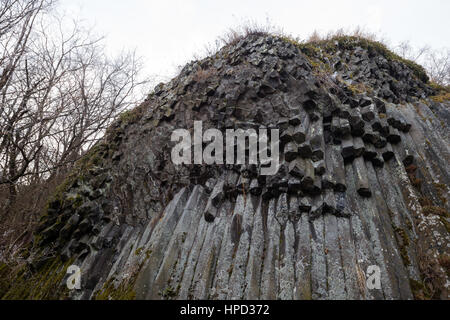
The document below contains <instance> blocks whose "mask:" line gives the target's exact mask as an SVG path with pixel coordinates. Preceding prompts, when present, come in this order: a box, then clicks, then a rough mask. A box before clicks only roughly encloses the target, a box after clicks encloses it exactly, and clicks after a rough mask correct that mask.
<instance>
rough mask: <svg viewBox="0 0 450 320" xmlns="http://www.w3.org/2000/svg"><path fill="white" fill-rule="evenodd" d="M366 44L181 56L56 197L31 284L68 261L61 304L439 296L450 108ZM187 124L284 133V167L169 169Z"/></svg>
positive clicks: (445, 261) (442, 291) (280, 43)
mask: <svg viewBox="0 0 450 320" xmlns="http://www.w3.org/2000/svg"><path fill="white" fill-rule="evenodd" d="M377 48H378V47H377V46H376V45H374V44H371V43H370V42H367V41H361V40H358V39H352V38H346V39H340V40H339V41H338V40H336V41H333V42H331V43H328V44H323V45H320V44H318V45H317V46H312V45H308V46H302V45H298V44H296V43H293V42H292V41H288V40H287V39H282V38H278V37H275V36H249V37H247V38H245V39H243V40H241V41H239V42H238V43H236V44H233V45H228V46H226V47H224V48H223V49H222V50H220V51H219V52H218V53H217V54H216V55H214V56H212V57H209V58H206V59H204V60H202V61H196V62H192V63H190V64H188V65H187V66H186V67H185V68H184V69H183V70H182V71H181V73H180V75H179V76H178V77H176V78H175V79H173V80H172V81H171V82H169V83H167V84H161V85H158V86H157V87H156V88H155V90H154V93H152V94H151V95H150V96H149V97H148V99H147V100H146V101H145V102H144V103H143V104H142V105H141V106H139V107H138V108H136V109H135V110H132V111H130V112H127V113H125V114H123V115H122V117H121V118H120V119H119V121H117V122H116V123H115V124H114V125H113V126H112V127H111V128H110V129H109V130H108V132H107V135H106V137H105V139H104V141H102V142H101V143H99V144H98V145H97V146H96V147H95V148H94V149H93V150H91V151H90V152H89V153H88V154H87V155H86V156H85V157H84V158H83V159H82V160H81V161H80V163H79V164H78V166H77V169H76V170H75V171H74V172H73V174H72V176H71V177H70V178H69V179H68V181H67V182H66V183H65V184H64V185H63V186H61V188H60V191H59V192H58V193H57V194H56V195H55V196H54V198H53V199H51V200H50V202H49V207H48V210H47V215H46V216H44V217H43V219H42V225H41V227H40V229H39V230H38V234H37V236H36V240H35V247H39V248H41V252H40V254H39V255H38V256H35V257H33V258H30V268H29V270H27V271H26V272H25V279H26V277H27V276H30V277H32V276H33V274H34V273H37V272H40V271H39V270H40V268H42V266H41V265H44V266H47V268H49V270H53V272H55V273H57V274H60V273H61V272H63V273H64V272H65V270H64V267H66V264H67V262H70V264H74V265H78V266H80V268H81V270H82V277H81V279H82V285H81V290H75V291H71V292H67V291H65V289H64V286H65V282H64V281H61V279H57V280H58V281H60V282H61V285H60V288H59V289H56V292H58V290H61V294H60V297H63V296H66V295H67V296H68V297H70V298H73V299H94V298H106V299H120V298H139V299H413V298H441V299H447V298H448V290H447V286H448V267H449V240H450V238H449V233H448V226H449V221H448V209H449V203H448V200H449V199H448V198H449V187H448V183H449V172H450V170H449V136H448V132H449V131H448V128H449V119H450V116H449V110H450V109H449V106H450V103H449V102H444V103H434V102H431V100H430V99H428V97H429V96H431V95H434V94H436V92H434V90H433V89H432V88H430V87H429V86H428V85H427V84H426V80H427V79H426V76H424V75H423V74H422V73H421V72H420V70H417V69H415V68H412V67H411V66H408V65H406V64H405V63H403V62H402V61H400V60H397V59H395V57H393V56H391V55H386V54H385V52H384V51H382V50H381V51H380V50H377ZM197 120H201V121H203V126H204V130H206V129H208V128H218V129H220V130H222V131H224V132H225V130H226V129H231V128H235V129H238V128H241V129H249V128H253V129H258V128H260V127H265V128H278V129H280V140H281V144H280V151H281V159H280V161H281V162H280V168H279V170H278V173H277V174H276V175H273V176H262V175H261V174H260V167H259V166H250V165H233V166H232V165H222V166H220V165H209V166H208V165H181V166H176V165H174V164H173V163H172V161H171V159H170V152H171V148H172V147H173V146H174V143H173V142H171V141H170V136H171V133H172V131H173V130H175V129H178V128H187V129H189V130H192V128H193V124H194V121H197ZM46 259H47V260H46ZM56 259H58V261H59V260H61V263H56V264H49V263H48V262H46V261H48V260H49V261H53V260H56ZM42 261H43V262H42ZM64 263H66V264H64ZM52 266H54V267H52ZM369 266H377V267H378V268H379V270H380V275H381V288H380V289H371V288H368V287H367V283H366V279H367V277H368V274H367V270H368V267H369ZM52 268H53V269H52ZM64 280H65V278H64ZM40 283H41V282H39V281H37V282H35V283H34V285H35V286H39V285H40ZM17 285H19V284H17ZM32 287H33V285H30V288H29V289H23V290H22V291H20V290H19V293H17V288H15V287H14V285H13V286H12V287H11V288H9V289H8V290H6V291H5V292H3V293H2V294H3V295H4V297H5V298H13V297H16V296H20V297H33V292H34V291H32V290H33V289H32ZM42 290H45V289H42Z"/></svg>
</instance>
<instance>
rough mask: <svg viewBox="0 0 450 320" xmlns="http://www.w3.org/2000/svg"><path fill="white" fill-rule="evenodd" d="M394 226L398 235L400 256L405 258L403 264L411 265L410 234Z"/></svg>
mask: <svg viewBox="0 0 450 320" xmlns="http://www.w3.org/2000/svg"><path fill="white" fill-rule="evenodd" d="M392 228H393V229H394V232H395V234H396V235H397V239H398V241H397V242H398V244H399V249H400V256H401V258H402V260H403V264H404V265H405V266H409V265H410V264H411V261H410V260H409V256H408V246H409V244H410V240H409V236H408V234H407V233H406V231H405V230H403V229H401V228H399V227H397V226H395V225H392Z"/></svg>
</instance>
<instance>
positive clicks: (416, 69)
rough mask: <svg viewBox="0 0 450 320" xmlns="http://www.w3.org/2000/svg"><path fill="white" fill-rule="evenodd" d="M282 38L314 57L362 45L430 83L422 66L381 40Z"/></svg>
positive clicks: (341, 37)
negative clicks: (300, 40) (302, 40)
mask: <svg viewBox="0 0 450 320" xmlns="http://www.w3.org/2000/svg"><path fill="white" fill-rule="evenodd" d="M281 38H282V39H283V40H285V41H288V42H289V43H292V44H294V45H296V46H297V47H298V48H299V49H300V50H301V51H302V53H304V54H305V55H307V56H309V57H314V58H319V56H321V55H324V54H332V53H335V52H337V51H338V50H354V49H356V48H357V47H361V48H364V49H366V50H368V52H369V54H379V55H382V56H383V57H385V58H386V59H387V60H388V61H397V62H400V63H403V64H405V65H406V66H407V67H408V68H410V69H411V71H412V72H413V73H414V75H415V76H416V77H417V78H418V79H420V80H421V81H423V82H424V83H428V81H429V78H428V75H427V73H426V71H425V69H424V68H423V67H422V66H420V65H418V64H417V63H415V62H413V61H411V60H407V59H404V58H402V57H400V56H399V55H397V54H396V53H394V52H392V51H391V50H389V49H388V48H387V47H386V45H384V44H383V43H381V42H379V41H375V40H370V39H366V38H364V37H360V36H346V35H336V36H332V37H329V38H327V39H317V40H313V41H309V42H299V41H298V40H295V39H292V38H289V37H285V36H283V37H281Z"/></svg>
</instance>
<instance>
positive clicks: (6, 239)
mask: <svg viewBox="0 0 450 320" xmlns="http://www.w3.org/2000/svg"><path fill="white" fill-rule="evenodd" d="M64 178H65V175H64V174H61V175H59V176H55V177H54V178H53V179H51V180H47V181H43V182H36V183H33V184H29V185H21V186H18V187H17V195H16V198H15V201H14V202H13V204H12V205H11V206H9V208H6V205H4V206H0V217H1V222H0V262H5V263H11V262H16V261H15V260H17V259H18V260H20V259H21V256H22V255H23V253H24V252H25V251H26V248H27V247H28V245H29V243H30V242H31V241H32V239H33V232H34V230H35V228H36V226H37V224H38V221H39V219H40V217H41V215H42V211H43V209H44V207H45V205H46V203H47V201H48V198H49V197H50V195H51V194H53V192H54V191H55V190H56V188H57V186H58V185H60V184H61V182H62V181H63V180H64ZM7 198H8V190H7V188H4V187H3V188H0V203H2V204H6V203H7V202H8V201H7Z"/></svg>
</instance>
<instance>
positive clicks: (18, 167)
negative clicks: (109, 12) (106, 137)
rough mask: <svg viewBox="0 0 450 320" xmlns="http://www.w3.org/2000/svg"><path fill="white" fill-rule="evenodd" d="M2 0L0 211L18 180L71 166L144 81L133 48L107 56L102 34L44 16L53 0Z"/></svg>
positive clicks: (30, 180) (11, 197) (6, 206)
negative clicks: (2, 195) (2, 193)
mask: <svg viewBox="0 0 450 320" xmlns="http://www.w3.org/2000/svg"><path fill="white" fill-rule="evenodd" d="M0 1H1V4H2V6H1V8H2V9H0V40H1V41H0V42H1V47H0V187H1V186H4V187H6V190H7V197H6V201H4V202H3V203H2V202H0V213H1V212H2V211H3V214H0V217H1V216H6V215H7V214H8V213H9V211H11V208H12V206H13V204H14V202H15V199H16V195H17V186H18V185H19V184H21V185H23V184H30V183H42V182H45V181H46V180H47V179H49V178H50V177H52V175H55V174H56V173H60V172H66V171H67V170H69V169H70V167H71V166H72V165H73V163H74V162H75V161H76V160H77V159H79V157H80V156H81V155H82V154H83V151H84V150H86V149H88V148H90V147H91V146H92V145H93V144H94V143H96V142H97V141H98V139H99V138H101V136H102V135H103V133H104V131H105V129H106V128H107V127H108V126H109V124H110V123H111V122H112V121H113V119H114V118H115V117H116V116H117V114H119V113H120V112H121V111H123V110H124V109H126V108H128V107H129V106H131V105H133V104H134V103H135V102H136V100H138V99H140V98H141V97H138V96H137V95H136V92H137V89H139V88H140V87H141V86H143V85H144V84H146V81H145V80H140V78H141V77H140V75H139V70H140V69H141V62H140V60H139V59H138V58H137V57H136V54H135V53H134V52H127V53H123V54H121V55H119V56H118V57H114V58H109V57H108V56H107V55H106V54H105V48H104V46H103V38H102V37H95V36H94V35H93V34H92V32H90V30H86V29H83V28H82V27H81V26H80V25H79V24H78V23H77V22H71V23H70V25H69V24H68V23H67V19H64V18H58V17H55V16H54V15H50V14H49V9H51V5H52V1H46V0H0ZM3 190H5V188H3Z"/></svg>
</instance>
